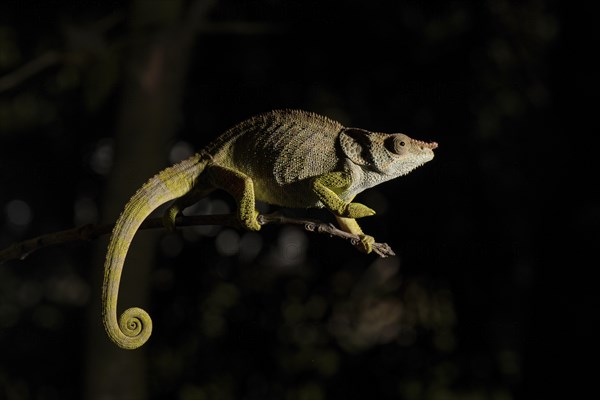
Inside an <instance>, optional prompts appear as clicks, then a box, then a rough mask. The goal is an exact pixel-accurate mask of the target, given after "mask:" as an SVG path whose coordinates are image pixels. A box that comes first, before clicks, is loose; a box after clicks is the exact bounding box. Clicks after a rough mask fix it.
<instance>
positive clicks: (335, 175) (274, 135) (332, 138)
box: [102, 110, 438, 349]
mask: <svg viewBox="0 0 600 400" xmlns="http://www.w3.org/2000/svg"><path fill="white" fill-rule="evenodd" d="M437 147H438V145H437V143H435V142H430V143H428V142H423V141H420V140H415V139H411V138H410V137H408V136H407V135H405V134H402V133H391V134H388V133H379V132H370V131H367V130H364V129H360V128H348V127H345V126H343V125H342V124H340V123H339V122H336V121H334V120H332V119H330V118H328V117H325V116H321V115H318V114H315V113H312V112H308V111H301V110H274V111H270V112H266V113H263V114H259V115H256V116H254V117H251V118H249V119H247V120H245V121H243V122H240V123H239V124H237V125H235V126H233V127H232V128H230V129H229V130H227V131H226V132H224V133H223V134H222V135H221V136H219V137H217V138H216V139H215V140H214V141H212V142H211V143H210V144H209V145H208V146H206V147H205V148H204V149H202V150H201V151H199V152H197V153H196V154H194V155H193V156H192V157H190V158H188V159H186V160H183V161H181V162H179V163H177V164H175V165H172V166H171V167H168V168H166V169H164V170H162V171H161V172H159V173H158V174H156V175H155V176H154V177H153V178H151V179H150V180H148V181H147V182H146V183H145V184H144V185H143V186H142V187H141V188H140V189H139V190H138V191H137V192H136V193H135V194H134V195H133V197H131V199H130V200H129V201H128V202H127V204H126V205H125V208H124V210H123V212H122V213H121V215H120V216H119V218H118V220H117V222H116V224H115V227H114V229H113V231H112V234H111V238H110V240H109V245H108V250H107V255H106V261H105V264H104V281H103V287H102V315H103V323H104V327H105V329H106V332H107V334H108V336H109V337H110V339H111V340H112V341H113V342H114V343H116V344H117V345H118V346H119V347H121V348H124V349H135V348H138V347H140V346H142V345H143V344H144V343H145V342H146V341H147V340H148V338H149V337H150V335H151V333H152V321H151V319H150V316H149V315H148V313H147V312H146V311H145V310H143V309H141V308H137V307H133V308H129V309H127V310H125V311H124V312H123V313H122V314H121V316H120V318H118V319H117V298H118V291H119V283H120V279H121V272H122V270H123V265H124V261H125V257H126V254H127V251H128V248H129V245H130V243H131V241H132V240H133V237H134V235H135V233H136V231H137V230H138V228H139V227H140V225H141V223H142V222H143V221H144V219H145V218H146V217H147V216H148V215H150V213H152V212H153V211H154V210H155V209H156V208H158V207H159V206H160V205H162V204H164V203H166V202H168V201H172V200H175V201H174V202H173V203H172V204H171V205H169V206H168V208H167V209H166V211H165V213H164V215H163V221H164V225H165V226H166V227H167V228H169V229H174V228H175V219H176V217H177V216H178V215H179V214H180V213H181V212H182V211H183V210H184V209H185V208H187V207H189V206H191V205H193V204H194V203H196V202H198V201H199V200H200V199H201V198H202V197H204V196H207V195H208V194H209V193H211V192H212V191H214V190H217V189H221V190H224V191H226V192H227V193H229V194H230V195H231V196H232V197H233V198H234V199H235V201H236V203H237V210H236V214H237V218H238V219H239V222H240V225H241V226H242V227H243V228H245V229H248V230H251V231H258V230H260V228H261V225H260V224H259V222H258V220H257V217H258V215H259V214H258V211H257V210H256V204H255V201H256V200H260V201H263V202H265V203H268V204H273V205H278V206H283V207H288V208H313V207H316V208H326V209H328V210H329V211H331V212H332V213H333V215H334V216H335V218H336V220H337V222H338V224H339V225H340V228H341V229H342V230H344V231H346V232H349V233H352V234H355V235H357V236H358V237H359V238H360V241H359V242H357V244H356V246H357V247H358V248H359V250H361V251H363V252H364V253H370V252H371V251H372V245H373V243H375V239H374V238H373V237H372V236H369V235H366V234H364V233H363V231H362V230H361V228H360V226H359V225H358V223H357V222H356V219H357V218H363V217H367V216H371V215H374V214H375V211H373V210H372V209H371V208H369V207H367V206H365V205H363V204H361V203H356V202H353V199H354V197H355V196H356V195H357V194H359V193H360V192H362V191H363V190H365V189H368V188H371V187H373V186H375V185H378V184H380V183H382V182H385V181H388V180H390V179H394V178H396V177H399V176H402V175H406V174H408V173H409V172H411V171H412V170H414V169H415V168H417V167H419V166H421V165H423V164H425V163H426V162H428V161H430V160H432V159H433V157H434V153H433V150H434V149H436V148H437Z"/></svg>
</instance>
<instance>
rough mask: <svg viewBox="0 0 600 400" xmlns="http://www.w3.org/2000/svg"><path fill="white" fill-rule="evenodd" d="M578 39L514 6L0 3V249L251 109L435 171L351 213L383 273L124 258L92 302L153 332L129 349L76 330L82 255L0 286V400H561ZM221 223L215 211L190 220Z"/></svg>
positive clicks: (342, 251) (585, 24) (336, 249)
mask: <svg viewBox="0 0 600 400" xmlns="http://www.w3.org/2000/svg"><path fill="white" fill-rule="evenodd" d="M579 7H581V5H580V6H579ZM593 15H594V14H593V13H592V11H591V10H585V9H581V8H578V9H577V10H571V9H567V8H566V7H565V6H563V5H562V4H561V3H558V2H551V1H533V0H529V1H514V2H511V1H505V0H498V1H491V0H490V1H480V2H469V1H449V2H418V1H408V2H402V1H390V2H376V1H371V2H366V1H355V2H354V1H351V2H316V1H299V0H298V1H286V2H284V1H275V0H270V1H269V0H263V1H224V2H212V1H201V0H198V1H137V2H136V1H134V2H123V3H121V2H108V1H105V2H80V1H72V2H60V3H59V2H53V1H47V2H43V3H42V2H38V3H34V2H27V1H26V2H11V1H8V2H2V4H1V5H0V162H1V164H0V166H1V168H0V183H1V186H0V227H1V230H0V248H4V247H6V246H8V245H9V244H11V243H12V242H16V241H20V240H25V239H27V238H31V237H35V236H38V235H42V234H46V233H52V232H55V231H60V230H63V229H68V228H71V227H74V226H78V225H82V224H85V223H101V222H111V221H114V220H115V219H116V217H117V215H118V213H119V212H120V210H121V209H122V207H123V206H124V204H125V202H126V201H127V199H128V198H129V196H130V195H131V194H133V192H134V191H135V189H136V188H137V187H139V186H140V185H141V184H142V183H143V182H144V181H145V180H146V179H148V178H149V177H150V176H152V175H153V174H154V173H156V172H157V171H158V170H160V169H161V168H164V167H165V166H167V165H169V163H170V162H174V161H177V160H179V159H181V158H183V157H185V156H186V155H188V154H190V152H191V151H193V150H192V149H200V148H201V147H202V146H204V145H205V144H207V143H208V142H209V141H210V140H211V139H213V138H214V137H216V136H217V135H218V134H219V133H221V132H223V131H224V130H225V129H227V128H228V127H230V126H231V125H233V124H235V123H237V122H239V121H241V120H243V119H244V118H247V117H249V116H251V115H253V114H256V113H259V112H262V111H266V110H270V109H274V108H301V109H306V110H310V111H315V112H318V113H320V114H324V115H327V116H329V117H331V118H334V119H337V120H339V121H340V122H342V123H343V124H345V125H347V126H356V127H361V128H365V129H369V130H375V131H383V132H405V133H407V134H409V135H411V136H413V137H416V138H419V139H422V140H435V141H437V142H438V143H439V144H440V147H439V149H438V150H436V158H435V159H434V160H433V161H432V162H431V163H429V164H427V165H425V166H424V167H422V168H420V169H418V170H417V171H415V172H413V173H411V174H410V175H408V176H406V177H403V178H401V179H398V180H395V181H392V182H388V183H386V184H382V185H381V186H379V187H376V188H374V189H371V190H369V191H367V192H365V193H363V194H362V195H361V196H360V201H361V202H363V203H365V204H367V205H369V206H371V207H373V208H374V209H375V210H376V211H377V212H378V215H376V216H374V217H372V218H369V219H367V220H364V222H362V225H363V227H364V229H365V231H367V232H368V233H370V234H372V235H374V236H375V237H376V238H377V239H378V240H380V241H385V242H387V243H389V244H390V245H391V246H392V247H393V248H394V249H395V251H396V252H397V254H398V256H397V257H393V258H390V259H386V260H381V259H377V258H376V256H374V255H368V256H367V255H363V254H360V253H358V252H356V251H355V250H354V249H353V248H352V247H351V246H349V245H348V244H347V243H345V242H343V241H341V240H339V239H335V238H329V237H326V236H320V235H316V234H309V233H305V232H304V231H302V230H300V229H297V228H294V227H291V226H268V227H265V228H263V229H262V230H261V232H260V233H259V234H251V233H246V232H240V231H235V230H232V229H229V228H222V229H221V228H185V229H182V230H180V231H179V232H178V233H177V234H165V233H160V232H159V233H148V232H144V233H140V234H139V235H138V236H137V237H136V241H135V243H134V246H133V248H132V250H131V254H130V256H129V257H128V260H127V262H126V263H125V265H126V268H125V271H126V273H125V277H124V281H123V282H122V285H121V296H122V298H121V299H120V303H119V304H120V307H123V308H124V307H129V306H132V305H142V306H144V307H145V308H146V309H147V310H148V311H149V312H150V314H151V316H152V317H153V322H154V332H153V336H152V338H151V339H150V341H149V342H148V343H147V344H146V345H145V346H144V347H143V348H142V349H140V350H136V351H134V352H127V351H123V350H120V349H117V348H116V347H115V346H114V345H112V343H110V342H109V341H108V338H107V337H106V336H105V334H104V332H103V329H102V327H101V322H100V311H99V309H98V307H99V306H98V300H99V296H100V282H101V281H100V279H101V274H102V260H103V257H104V253H105V249H106V239H105V238H104V239H101V240H97V241H94V242H91V243H78V244H75V245H73V244H68V245H64V246H57V247H52V248H48V249H44V250H41V251H39V252H36V253H34V254H32V255H30V256H29V257H28V258H26V259H25V260H23V261H11V262H7V263H4V264H3V265H0V399H4V398H6V399H78V398H106V399H112V398H115V399H119V398H134V399H135V398H165V397H166V398H178V399H186V400H187V399H298V400H304V399H317V400H318V399H366V398H377V399H408V400H410V399H494V400H505V399H506V400H508V399H535V398H541V396H542V395H547V394H565V395H568V396H569V397H570V396H576V395H578V394H580V393H584V392H585V391H586V390H587V389H588V388H589V387H592V386H591V385H592V383H593V380H594V379H595V378H594V377H595V371H597V367H596V363H597V357H596V356H595V352H594V351H595V350H597V340H593V339H594V337H595V331H594V330H593V329H592V327H594V324H597V323H598V316H597V314H598V313H597V306H598V301H597V296H596V290H597V289H596V285H595V281H594V280H593V279H591V273H592V272H593V269H594V267H596V266H597V261H595V260H594V259H592V258H591V256H592V255H595V253H596V252H595V250H596V248H597V243H598V226H599V222H600V203H599V202H598V193H597V191H598V189H597V179H596V178H595V170H594V168H593V161H594V158H595V157H594V152H595V147H594V140H593V136H595V131H597V127H596V124H595V118H594V117H595V115H596V114H597V104H598V101H597V99H598V95H597V93H598V92H597V90H596V89H597V87H596V86H595V85H593V84H592V83H593V82H594V81H595V75H596V73H597V70H598V65H597V62H595V63H594V62H592V61H591V60H590V59H589V55H590V54H593V53H594V52H595V50H594V49H597V47H598V40H597V38H598V35H597V32H595V31H594V29H593V26H594V23H595V21H594V18H593ZM231 209H232V202H231V200H230V199H229V198H227V196H225V195H222V194H217V195H215V196H212V197H211V198H210V199H206V200H204V201H202V202H201V203H200V204H199V206H198V207H195V209H194V210H192V213H194V212H195V213H203V212H209V213H218V212H227V211H228V210H231ZM271 209H272V208H271ZM302 215H304V214H302ZM308 215H310V216H316V217H318V218H322V219H328V218H330V217H329V216H327V215H326V214H325V213H319V212H316V213H314V212H309V213H308ZM136 254H137V255H136ZM128 272H129V275H128V274H127V273H128ZM588 363H591V366H589V365H590V364H588ZM584 365H586V366H584Z"/></svg>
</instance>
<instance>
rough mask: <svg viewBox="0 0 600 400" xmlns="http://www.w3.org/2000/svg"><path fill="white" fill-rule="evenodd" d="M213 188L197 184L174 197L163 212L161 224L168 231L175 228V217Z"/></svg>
mask: <svg viewBox="0 0 600 400" xmlns="http://www.w3.org/2000/svg"><path fill="white" fill-rule="evenodd" d="M214 190H215V188H214V187H211V186H210V185H207V184H205V183H199V184H197V185H196V186H195V187H194V188H193V189H192V190H190V191H189V192H187V193H186V194H184V195H183V196H181V197H180V198H178V199H176V200H175V201H174V202H173V204H171V205H170V206H169V208H167V209H166V211H165V213H164V214H163V225H164V226H165V228H167V229H168V230H169V231H174V230H175V219H176V218H177V216H178V215H179V214H180V213H181V212H182V211H183V210H185V209H186V208H188V207H189V206H192V205H194V204H196V203H197V202H198V201H200V199H202V198H203V197H206V196H208V195H209V194H210V193H211V192H212V191H214Z"/></svg>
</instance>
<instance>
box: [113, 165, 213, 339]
mask: <svg viewBox="0 0 600 400" xmlns="http://www.w3.org/2000/svg"><path fill="white" fill-rule="evenodd" d="M206 163H207V161H206V160H205V159H204V158H203V157H202V156H200V155H198V154H196V155H194V156H193V157H190V158H189V159H187V160H184V161H182V162H180V163H179V164H176V165H173V166H172V167H169V168H167V169H165V170H163V171H161V172H159V173H158V174H157V175H155V176H154V177H153V178H152V179H150V180H149V181H148V182H146V183H145V184H144V186H142V187H141V188H140V189H139V190H138V191H137V192H136V193H135V194H134V195H133V197H132V198H131V199H130V200H129V202H128V203H127V205H126V206H125V210H123V212H122V213H121V216H120V217H119V219H118V220H117V223H116V225H115V227H114V229H113V231H112V235H111V237H110V243H109V245H108V251H107V253H106V261H105V263H104V283H103V285H102V317H103V321H104V327H105V329H106V333H108V336H109V337H110V338H111V340H112V341H113V342H115V343H116V344H117V345H118V346H119V347H121V348H124V349H136V348H138V347H140V346H141V345H143V344H144V343H146V341H147V340H148V338H149V337H150V335H151V333H152V320H151V319H150V316H149V315H148V313H147V312H146V311H144V310H142V309H141V308H137V307H134V308H129V309H127V310H125V311H124V312H123V314H121V317H120V318H119V320H118V321H117V299H118V296H119V283H120V281H121V272H122V270H123V263H124V262H125V256H126V255H127V250H128V249H129V245H130V244H131V241H132V240H133V236H134V235H135V233H136V232H137V230H138V228H139V227H140V225H141V223H142V222H143V221H144V219H146V217H147V216H148V215H150V213H151V212H152V211H154V210H155V209H156V208H157V207H159V206H160V205H161V204H163V203H166V202H167V201H170V200H173V199H176V198H178V197H181V196H183V195H184V194H186V193H187V192H189V191H190V189H191V188H192V186H193V185H194V183H195V181H196V178H197V177H198V175H200V173H201V172H202V171H203V170H204V167H205V166H206Z"/></svg>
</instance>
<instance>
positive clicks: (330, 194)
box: [312, 172, 375, 253]
mask: <svg viewBox="0 0 600 400" xmlns="http://www.w3.org/2000/svg"><path fill="white" fill-rule="evenodd" d="M351 183H352V181H351V177H350V175H349V174H347V173H345V172H331V173H329V174H325V175H321V176H318V177H316V178H314V179H313V181H312V190H313V192H314V193H315V194H316V195H317V197H318V198H319V200H321V202H322V203H323V204H324V205H325V207H326V208H327V209H329V210H330V211H331V212H332V213H333V214H335V218H336V220H337V221H338V224H339V225H340V227H341V228H342V230H344V231H345V232H348V233H352V234H354V235H357V236H358V237H359V238H360V242H359V243H357V244H356V247H357V248H358V249H359V250H360V251H362V252H364V253H370V252H371V251H373V243H375V239H374V238H373V237H372V236H369V235H365V234H364V233H363V231H362V229H360V226H359V225H358V223H357V222H356V220H355V218H362V217H367V216H371V215H374V214H375V211H373V210H372V209H370V208H369V207H367V206H365V205H363V204H360V203H353V202H351V201H350V202H345V201H344V200H342V199H341V198H340V196H339V193H342V192H343V191H344V190H345V189H347V188H348V187H349V186H350V184H351Z"/></svg>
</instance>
